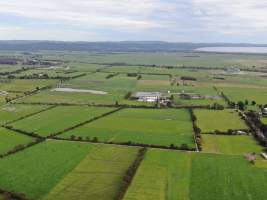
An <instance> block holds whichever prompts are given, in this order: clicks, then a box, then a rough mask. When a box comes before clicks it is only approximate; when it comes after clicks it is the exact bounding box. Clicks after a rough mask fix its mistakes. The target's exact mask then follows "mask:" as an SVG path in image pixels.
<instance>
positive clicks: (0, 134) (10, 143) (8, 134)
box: [0, 128, 34, 155]
mask: <svg viewBox="0 0 267 200" xmlns="http://www.w3.org/2000/svg"><path fill="white" fill-rule="evenodd" d="M33 141H34V138H31V137H28V136H25V135H21V134H19V133H16V132H13V131H10V130H7V129H5V128H0V155H1V154H5V153H7V152H8V151H10V150H13V149H14V148H15V147H17V146H18V145H25V144H29V143H30V142H33Z"/></svg>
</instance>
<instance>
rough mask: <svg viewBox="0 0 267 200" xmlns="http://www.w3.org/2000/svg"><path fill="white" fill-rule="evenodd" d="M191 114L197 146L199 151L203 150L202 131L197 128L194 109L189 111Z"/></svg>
mask: <svg viewBox="0 0 267 200" xmlns="http://www.w3.org/2000/svg"><path fill="white" fill-rule="evenodd" d="M189 113H190V117H191V121H192V124H193V130H194V133H195V134H194V138H195V142H196V145H197V149H196V150H198V151H201V150H202V137H201V129H200V128H199V127H198V126H197V124H196V121H197V117H196V115H195V114H194V112H193V109H191V108H190V109H189Z"/></svg>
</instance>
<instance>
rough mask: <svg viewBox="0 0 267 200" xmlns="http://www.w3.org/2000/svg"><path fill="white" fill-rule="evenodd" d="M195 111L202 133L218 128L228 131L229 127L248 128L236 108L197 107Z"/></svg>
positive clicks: (235, 128)
mask: <svg viewBox="0 0 267 200" xmlns="http://www.w3.org/2000/svg"><path fill="white" fill-rule="evenodd" d="M194 113H195V115H196V117H197V126H198V127H199V128H200V129H201V132H202V133H213V132H215V131H216V130H218V131H221V132H226V131H227V130H229V129H232V130H239V129H241V130H243V129H248V127H247V126H246V124H245V122H244V121H242V119H241V118H240V116H238V113H237V112H236V111H235V110H227V109H226V110H204V109H196V110H194Z"/></svg>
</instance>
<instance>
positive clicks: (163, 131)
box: [62, 109, 195, 147]
mask: <svg viewBox="0 0 267 200" xmlns="http://www.w3.org/2000/svg"><path fill="white" fill-rule="evenodd" d="M72 135H75V136H81V137H84V138H85V137H90V138H93V137H97V138H98V140H99V141H103V142H115V143H116V142H128V141H131V142H133V143H139V144H153V145H163V146H170V144H174V145H177V146H180V145H182V144H187V145H188V146H189V147H194V146H195V145H194V141H193V128H192V122H191V120H190V115H189V112H188V110H185V109H180V110H177V109H124V110H121V111H119V112H116V113H114V114H112V115H110V116H107V117H104V118H102V119H99V120H97V121H94V122H92V123H89V124H86V125H84V126H81V127H79V128H77V129H74V130H71V131H69V132H66V133H65V134H63V135H62V137H64V138H70V137H71V136H72Z"/></svg>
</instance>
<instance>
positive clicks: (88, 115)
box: [10, 106, 112, 136]
mask: <svg viewBox="0 0 267 200" xmlns="http://www.w3.org/2000/svg"><path fill="white" fill-rule="evenodd" d="M111 110H112V109H111V108H98V107H87V106H58V107H56V108H53V109H50V110H48V111H45V112H42V113H40V114H38V115H34V116H31V117H28V118H26V119H23V120H20V121H17V122H15V123H12V124H10V125H11V126H13V127H14V128H16V129H20V130H24V131H27V132H34V133H36V134H39V135H41V136H48V135H51V134H55V133H57V132H59V131H63V130H65V129H67V128H69V127H72V126H74V125H76V124H79V123H81V122H84V121H87V120H89V119H92V118H94V117H97V116H100V115H102V114H104V113H106V112H109V111H111Z"/></svg>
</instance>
